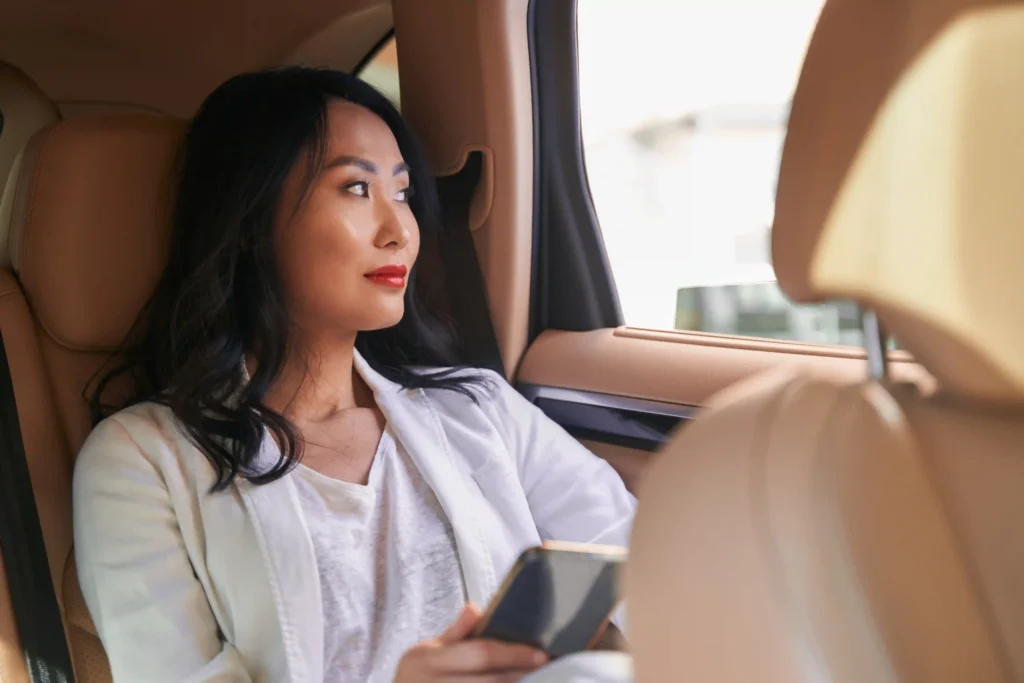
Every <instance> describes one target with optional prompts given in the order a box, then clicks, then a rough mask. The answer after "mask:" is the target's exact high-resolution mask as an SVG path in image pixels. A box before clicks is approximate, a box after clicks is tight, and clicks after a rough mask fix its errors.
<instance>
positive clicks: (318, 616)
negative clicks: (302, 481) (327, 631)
mask: <svg viewBox="0 0 1024 683" xmlns="http://www.w3.org/2000/svg"><path fill="white" fill-rule="evenodd" d="M278 455H279V454H278V448H277V444H276V443H275V441H274V439H273V437H271V435H270V434H269V432H268V433H266V434H265V435H264V438H263V445H262V447H261V449H260V454H259V458H258V464H259V466H260V467H261V469H265V468H266V467H268V466H269V465H271V464H273V463H274V462H276V460H277V458H278ZM235 486H236V487H237V489H238V491H239V494H240V495H241V497H242V500H243V502H244V504H245V509H246V511H247V512H248V514H249V517H250V519H251V520H252V525H253V528H254V530H255V533H256V536H257V541H258V543H259V547H260V554H261V555H262V557H263V562H264V564H265V565H266V568H267V573H268V576H269V577H270V595H269V596H267V597H270V598H271V599H272V600H273V602H274V607H275V608H276V612H277V616H278V619H279V620H280V622H281V632H282V634H283V636H284V651H285V657H286V659H287V662H288V672H289V679H288V680H289V681H290V682H292V683H299V682H300V681H301V682H305V681H319V680H320V679H321V678H322V677H323V607H322V604H321V601H322V597H321V594H320V582H319V581H318V580H317V576H318V574H317V568H316V557H315V555H314V552H313V544H312V541H311V540H310V538H309V533H308V532H307V531H306V525H305V521H304V519H303V516H302V512H301V508H300V507H299V500H298V494H297V493H296V491H295V485H294V484H293V482H292V481H291V479H290V478H289V477H284V478H283V479H278V480H277V481H275V482H272V483H270V484H263V485H260V486H254V485H252V484H250V483H248V482H246V481H244V480H243V481H239V482H237V483H236V484H235Z"/></svg>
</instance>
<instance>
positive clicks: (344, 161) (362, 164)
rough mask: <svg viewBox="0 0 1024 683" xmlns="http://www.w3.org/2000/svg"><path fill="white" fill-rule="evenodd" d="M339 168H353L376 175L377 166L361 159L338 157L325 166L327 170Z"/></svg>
mask: <svg viewBox="0 0 1024 683" xmlns="http://www.w3.org/2000/svg"><path fill="white" fill-rule="evenodd" d="M339 166H355V167H357V168H361V169H363V170H364V171H366V172H367V173H372V174H373V175H377V165H376V164H374V163H373V162H372V161H370V160H368V159H364V158H362V157H350V156H343V157H338V158H337V159H335V160H334V161H332V162H331V163H329V164H327V168H337V167H339Z"/></svg>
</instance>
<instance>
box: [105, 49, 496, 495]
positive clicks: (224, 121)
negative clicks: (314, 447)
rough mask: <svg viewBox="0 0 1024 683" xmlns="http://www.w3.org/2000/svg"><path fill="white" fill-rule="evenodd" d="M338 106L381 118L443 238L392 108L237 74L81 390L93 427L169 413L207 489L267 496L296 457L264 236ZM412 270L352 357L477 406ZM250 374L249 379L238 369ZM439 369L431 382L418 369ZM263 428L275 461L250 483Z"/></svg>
mask: <svg viewBox="0 0 1024 683" xmlns="http://www.w3.org/2000/svg"><path fill="white" fill-rule="evenodd" d="M338 99H341V100H347V101H349V102H352V103H353V104H357V105H360V106H362V107H365V108H366V109H368V110H370V111H371V112H373V113H374V114H376V115H377V116H379V117H380V118H381V119H382V120H383V121H384V123H386V124H387V126H388V127H389V128H390V129H391V132H392V133H393V134H394V136H395V139H396V140H397V142H398V147H399V149H400V150H401V152H402V155H403V157H404V159H405V161H406V162H407V163H408V164H409V167H410V172H409V173H410V181H411V186H412V187H413V188H414V192H413V193H412V195H411V196H410V198H409V204H410V208H411V209H412V212H413V215H414V216H415V217H416V220H417V221H418V223H419V226H420V233H421V241H422V242H423V244H424V248H427V249H429V245H430V244H431V242H432V241H433V242H434V243H436V235H437V233H438V231H439V230H441V229H442V226H441V220H440V207H439V202H438V197H437V189H436V186H435V183H434V180H433V177H432V176H431V174H430V170H429V167H428V164H427V162H426V160H425V156H424V154H423V152H422V151H421V148H420V145H419V143H418V141H417V139H416V137H415V135H414V134H413V132H412V130H411V129H410V128H409V126H408V124H406V122H405V121H404V120H403V119H402V116H401V114H400V113H399V112H398V110H397V109H396V108H395V106H394V105H393V104H391V102H390V101H389V100H388V99H387V98H386V97H385V96H384V95H382V94H381V93H379V92H378V91H377V90H375V89H374V88H373V87H371V86H370V85H367V84H366V83H364V82H362V81H360V80H358V79H357V78H355V77H353V76H350V75H348V74H345V73H341V72H338V71H329V70H324V69H311V68H305V67H288V68H282V69H274V70H270V71H262V72H258V73H249V74H244V75H241V76H236V77H235V78H232V79H231V80H229V81H227V82H226V83H224V84H223V85H221V86H220V87H219V88H217V89H216V90H215V91H214V92H213V93H212V94H211V95H210V96H209V97H208V98H207V99H206V101H205V102H204V103H203V105H202V106H201V107H200V109H199V112H198V114H197V115H196V117H195V118H194V119H193V121H192V124H191V127H190V128H189V131H188V134H187V135H186V138H185V141H184V145H183V147H182V154H181V158H180V160H179V170H178V173H179V174H180V175H179V178H178V185H177V194H176V196H175V199H174V205H173V213H172V233H173V237H172V244H171V254H170V262H169V263H168V265H167V267H166V270H165V271H164V273H163V276H162V277H161V279H160V281H159V284H158V285H157V289H156V291H155V293H154V294H153V296H152V298H151V299H150V301H149V303H148V304H147V306H146V308H145V309H144V311H143V312H142V314H141V316H140V317H139V319H138V321H137V322H136V325H135V329H134V331H133V333H132V334H131V335H129V338H128V339H129V342H127V343H126V347H125V348H124V349H123V350H122V352H120V353H119V354H118V355H117V357H116V358H117V364H116V365H115V366H113V367H112V369H108V370H107V371H105V373H104V374H101V375H98V378H99V381H98V382H97V383H96V384H95V391H93V392H92V396H91V405H92V412H93V420H94V421H99V420H100V419H102V418H103V417H104V416H105V415H106V414H109V412H110V411H111V410H114V409H119V408H124V407H127V406H130V405H133V404H137V403H141V402H144V401H155V402H158V403H161V404H164V405H166V406H168V407H169V408H170V409H171V411H172V412H173V413H174V415H175V417H176V418H177V420H178V422H179V423H180V425H181V426H182V427H183V429H184V431H185V432H186V433H187V435H188V437H189V438H190V439H191V440H192V441H193V443H195V445H196V446H197V447H198V448H199V449H200V450H201V451H202V452H203V453H204V454H205V455H206V457H207V458H208V459H209V461H210V463H211V464H212V465H213V467H214V469H215V470H216V474H217V480H216V484H215V486H214V490H221V489H223V488H225V487H226V486H227V485H228V484H229V483H230V482H231V481H232V480H234V479H235V478H236V477H243V478H245V479H247V480H248V481H250V482H252V483H254V484H264V483H268V482H271V481H274V480H276V479H279V478H280V477H282V476H284V474H286V473H287V472H288V471H289V470H290V469H291V468H292V467H293V466H294V464H295V463H296V462H297V461H298V459H299V458H300V457H301V454H302V447H301V443H302V442H301V440H300V439H299V438H298V434H297V430H296V429H295V427H294V425H292V424H291V423H290V422H289V420H288V419H287V418H286V417H285V416H284V415H282V414H280V413H278V412H276V411H274V410H273V409H272V408H270V407H269V406H268V405H266V403H264V398H265V396H266V394H267V391H268V390H269V388H270V387H271V385H272V384H273V382H274V381H275V380H276V379H277V377H278V376H279V375H280V373H281V371H282V369H283V367H284V364H285V361H286V359H287V358H288V353H289V350H290V346H289V344H290V343H291V340H290V338H289V336H290V335H289V332H290V330H291V329H292V326H291V320H290V317H289V311H288V306H287V302H286V301H285V297H284V295H283V289H282V285H281V281H280V279H279V273H278V268H277V264H276V261H275V254H274V250H273V249H272V248H271V245H272V244H273V239H272V231H273V229H274V217H275V215H276V210H277V208H278V203H279V201H280V197H281V194H282V188H283V187H284V184H285V180H286V178H287V177H288V176H289V174H290V173H291V172H292V170H293V168H295V167H296V165H297V164H299V163H302V161H303V159H306V160H308V168H307V169H306V183H307V185H306V191H307V192H308V190H309V187H310V184H311V183H312V182H313V181H314V180H315V178H316V177H317V175H319V172H320V170H321V169H322V166H323V164H324V157H325V154H326V149H327V135H328V118H327V111H328V105H329V104H330V102H331V101H333V100H338ZM422 273H423V269H422V268H413V271H412V274H411V276H410V278H409V286H408V289H407V291H406V293H405V314H404V316H403V317H402V320H401V322H399V323H398V324H397V325H396V326H394V327H391V328H388V329H383V330H378V331H373V332H361V333H359V334H358V336H357V338H356V349H357V350H358V351H359V353H360V354H362V356H363V358H365V359H366V361H367V362H368V363H369V365H370V366H371V367H372V368H373V369H374V370H375V371H377V372H378V373H380V374H381V375H383V376H384V377H386V378H387V379H389V380H391V381H393V382H396V383H397V384H399V385H401V386H402V387H405V388H441V389H450V390H453V391H458V392H461V393H463V394H466V395H467V396H469V397H470V398H473V399H474V400H476V389H478V388H479V387H481V386H482V385H483V384H484V383H485V380H483V379H482V375H480V374H479V373H472V372H471V373H466V372H463V371H462V370H463V369H464V368H465V365H464V364H463V363H462V362H461V358H460V355H461V354H460V352H459V345H458V343H457V337H456V336H455V334H454V332H453V330H452V328H451V326H450V325H449V324H445V323H443V322H442V319H441V318H440V317H439V316H437V315H433V314H432V313H431V312H430V311H429V310H428V308H427V306H426V305H425V303H424V297H423V296H422V289H423V286H424V285H425V284H428V283H425V282H424V281H423V280H424V278H423V275H422ZM246 354H251V355H252V356H253V357H254V358H255V360H256V370H255V372H254V373H253V375H252V377H251V378H248V377H247V376H246V372H245V370H244V358H245V356H246ZM424 367H432V368H439V369H435V370H431V371H423V370H417V369H416V368H424ZM124 379H128V380H129V381H130V385H131V393H130V395H129V398H128V400H127V401H124V402H118V404H117V405H107V404H105V403H104V402H103V400H102V397H103V396H104V394H105V393H106V390H107V389H108V387H109V385H110V384H111V383H112V382H115V381H123V380H124ZM265 429H269V431H270V433H271V434H272V435H273V437H274V438H275V440H276V441H277V443H278V444H280V446H281V449H280V458H279V459H278V461H277V462H276V463H275V464H274V465H273V466H272V467H270V468H269V469H264V470H263V471H257V469H256V468H255V460H256V456H257V455H258V453H259V451H260V447H261V444H262V441H263V437H264V433H265V432H264V430H265Z"/></svg>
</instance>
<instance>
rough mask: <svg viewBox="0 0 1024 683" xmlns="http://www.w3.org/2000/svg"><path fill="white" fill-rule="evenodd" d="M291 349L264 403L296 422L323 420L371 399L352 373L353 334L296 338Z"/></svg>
mask: <svg viewBox="0 0 1024 683" xmlns="http://www.w3.org/2000/svg"><path fill="white" fill-rule="evenodd" d="M296 342H297V343H295V344H292V345H291V346H292V348H293V349H296V351H295V352H293V353H290V354H289V357H288V359H287V360H286V361H285V364H284V368H283V369H282V371H281V375H280V376H279V377H278V378H277V380H276V381H275V382H274V384H273V385H272V386H271V387H270V391H269V392H268V393H267V396H266V399H265V401H266V403H267V405H269V406H270V407H271V408H273V409H274V410H276V411H278V412H280V413H282V414H284V415H286V416H287V417H288V418H289V419H290V420H292V421H293V422H296V423H298V424H316V423H320V422H326V421H328V420H330V419H332V418H333V417H336V416H337V415H338V413H340V412H342V411H344V410H348V409H350V408H355V407H357V406H363V405H364V404H365V403H366V402H367V400H369V401H370V402H371V403H372V401H373V398H372V394H371V393H370V391H369V389H368V388H367V387H366V385H365V383H364V382H363V381H362V379H361V378H360V377H358V375H357V373H356V372H355V367H354V355H355V335H354V334H353V335H351V337H346V338H343V339H339V338H338V337H332V338H321V339H316V340H312V339H308V338H305V339H297V340H296Z"/></svg>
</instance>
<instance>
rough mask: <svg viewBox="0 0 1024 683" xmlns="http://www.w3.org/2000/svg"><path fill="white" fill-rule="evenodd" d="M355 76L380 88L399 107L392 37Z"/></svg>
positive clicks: (396, 63) (396, 60)
mask: <svg viewBox="0 0 1024 683" xmlns="http://www.w3.org/2000/svg"><path fill="white" fill-rule="evenodd" d="M356 76H358V77H359V78H360V79H362V80H364V81H366V82H367V83H369V84H370V85H372V86H373V87H375V88H377V90H380V91H381V92H382V93H384V94H385V95H387V96H388V98H389V99H390V100H391V101H392V102H394V103H395V105H396V106H398V107H399V108H401V104H402V101H401V98H400V92H399V89H398V51H397V50H396V49H395V39H394V37H392V38H390V39H389V40H388V41H387V42H386V43H384V45H383V46H382V47H381V48H380V50H378V51H377V54H375V55H374V56H373V57H372V58H371V59H370V61H369V62H367V63H366V65H365V66H364V67H363V68H362V69H360V70H359V73H357V74H356Z"/></svg>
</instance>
